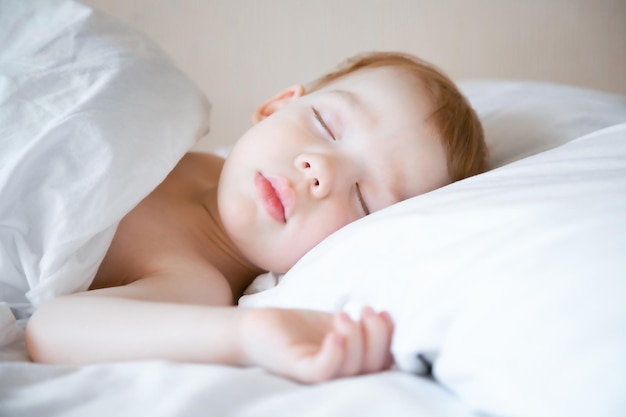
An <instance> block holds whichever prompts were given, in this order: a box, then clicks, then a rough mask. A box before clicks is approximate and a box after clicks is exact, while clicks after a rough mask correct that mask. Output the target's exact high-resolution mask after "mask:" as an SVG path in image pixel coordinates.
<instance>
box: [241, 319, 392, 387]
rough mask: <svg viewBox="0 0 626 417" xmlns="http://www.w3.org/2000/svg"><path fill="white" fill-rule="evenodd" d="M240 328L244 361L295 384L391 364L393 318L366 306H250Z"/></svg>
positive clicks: (322, 379) (367, 371) (376, 368)
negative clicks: (357, 313) (353, 315)
mask: <svg viewBox="0 0 626 417" xmlns="http://www.w3.org/2000/svg"><path fill="white" fill-rule="evenodd" d="M248 313H249V314H248V315H247V318H246V320H245V321H244V325H243V326H242V332H243V333H242V335H241V337H242V339H241V340H242V350H243V354H244V356H245V358H244V362H245V363H247V364H250V365H260V366H262V367H264V368H266V369H267V370H269V371H270V372H273V373H276V374H279V375H283V376H286V377H289V378H291V379H294V380H296V381H299V382H304V383H313V382H321V381H325V380H329V379H332V378H339V377H346V376H353V375H359V374H365V373H371V372H377V371H382V370H384V369H387V368H389V367H390V366H391V364H392V359H391V353H390V345H391V338H392V334H393V322H392V320H391V317H390V316H389V314H388V313H386V312H383V313H376V312H374V310H372V309H371V308H369V307H366V308H364V309H363V311H362V315H361V318H360V320H358V321H353V320H352V319H350V317H348V315H347V314H346V313H343V312H341V313H337V314H330V313H325V312H320V311H313V310H287V309H265V308H264V309H250V310H249V311H248Z"/></svg>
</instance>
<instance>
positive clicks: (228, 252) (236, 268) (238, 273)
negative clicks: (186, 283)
mask: <svg viewBox="0 0 626 417" xmlns="http://www.w3.org/2000/svg"><path fill="white" fill-rule="evenodd" d="M201 205H202V208H203V209H204V210H205V211H206V213H207V215H206V216H203V217H204V218H205V219H206V220H205V221H204V224H202V227H201V233H202V235H201V241H202V245H203V252H204V253H205V257H206V258H207V259H208V260H209V261H210V262H211V264H212V265H213V266H215V267H216V268H217V269H218V270H219V271H220V272H221V273H222V275H224V277H225V278H226V280H227V281H228V283H229V284H230V287H231V289H232V292H233V298H234V300H235V301H236V300H237V299H238V298H239V297H240V296H241V294H242V293H243V291H244V290H245V289H246V287H247V286H248V285H250V283H251V282H252V280H254V278H255V277H256V276H257V275H259V274H261V273H263V272H265V271H263V270H262V269H260V268H258V267H257V266H256V265H254V264H252V263H251V262H250V261H248V260H247V259H246V258H245V257H244V256H243V255H242V254H241V252H240V251H239V250H238V249H237V247H236V246H235V244H234V243H233V242H232V240H231V239H230V238H229V236H228V234H227V233H226V231H225V230H224V226H223V224H222V221H221V219H220V215H219V211H218V206H217V187H212V188H210V189H209V190H207V191H206V192H205V193H204V194H203V195H202V196H201Z"/></svg>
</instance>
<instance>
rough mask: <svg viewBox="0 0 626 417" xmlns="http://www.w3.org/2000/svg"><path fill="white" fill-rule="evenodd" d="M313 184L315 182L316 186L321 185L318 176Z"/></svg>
mask: <svg viewBox="0 0 626 417" xmlns="http://www.w3.org/2000/svg"><path fill="white" fill-rule="evenodd" d="M313 184H315V186H316V187H317V186H318V185H320V182H319V181H318V180H317V178H315V182H314V183H313Z"/></svg>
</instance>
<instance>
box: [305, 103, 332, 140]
mask: <svg viewBox="0 0 626 417" xmlns="http://www.w3.org/2000/svg"><path fill="white" fill-rule="evenodd" d="M311 109H312V110H313V115H314V116H315V120H317V121H318V123H319V124H320V125H321V126H322V128H323V129H324V130H325V131H326V133H328V135H329V136H330V138H331V139H332V140H337V139H336V138H335V134H334V133H333V131H332V130H330V128H329V127H328V125H327V124H326V122H325V121H324V118H323V117H322V115H321V114H320V112H318V111H317V109H316V108H315V107H311Z"/></svg>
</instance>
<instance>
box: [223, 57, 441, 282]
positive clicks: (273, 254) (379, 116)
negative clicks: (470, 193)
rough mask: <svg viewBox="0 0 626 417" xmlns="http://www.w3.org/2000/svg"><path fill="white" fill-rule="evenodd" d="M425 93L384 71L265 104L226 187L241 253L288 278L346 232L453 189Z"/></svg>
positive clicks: (226, 212)
mask: <svg viewBox="0 0 626 417" xmlns="http://www.w3.org/2000/svg"><path fill="white" fill-rule="evenodd" d="M422 88H423V87H422V86H421V85H420V84H419V83H418V82H417V81H415V80H414V79H413V78H412V77H410V76H409V75H407V74H405V73H403V72H400V71H398V70H396V69H393V68H389V67H382V68H375V69H366V70H361V71H357V72H355V73H352V74H349V75H347V76H345V77H343V78H340V79H338V80H336V81H334V82H332V83H331V84H329V85H326V86H325V87H323V88H322V89H320V90H317V91H315V92H313V93H311V94H307V95H302V93H303V89H302V88H301V87H294V88H292V89H289V90H287V91H285V92H284V93H283V94H281V95H279V96H277V97H275V98H273V99H271V100H269V101H268V102H267V103H265V104H264V105H263V106H262V107H261V108H260V109H259V111H258V113H257V119H259V122H258V123H256V124H255V125H254V126H253V127H252V128H251V129H250V130H248V131H247V132H246V133H245V134H244V135H243V136H242V137H241V139H240V140H239V141H238V142H237V143H236V144H235V146H234V147H233V149H232V152H231V154H230V155H229V156H228V158H227V160H226V163H225V165H224V168H223V171H222V174H221V177H220V183H219V192H218V199H219V200H218V203H219V210H220V216H221V219H222V221H223V223H224V226H225V228H226V230H227V232H228V234H229V236H230V237H231V238H232V239H233V241H234V242H235V243H236V244H237V245H238V247H239V249H240V250H241V251H242V253H243V254H244V255H245V256H246V257H247V258H248V259H249V260H250V261H252V262H253V263H255V264H256V265H258V266H260V267H261V268H263V269H266V270H270V271H275V272H285V271H287V270H288V269H289V268H291V267H292V266H293V265H294V264H295V263H296V261H297V260H299V259H300V258H301V257H302V256H303V255H304V254H305V253H306V252H307V251H309V250H310V249H312V248H313V247H314V246H315V245H316V244H318V243H319V242H320V241H322V239H324V238H325V237H327V236H328V235H330V234H331V233H333V232H334V231H336V230H338V229H339V228H341V227H343V226H345V225H346V224H348V223H350V222H353V221H355V220H358V219H360V218H362V217H364V216H365V215H366V214H367V213H373V212H375V211H378V210H380V209H383V208H385V207H388V206H390V205H391V204H394V203H396V202H399V201H402V200H405V199H407V198H409V197H413V196H416V195H419V194H422V193H425V192H427V191H431V190H434V189H436V188H439V187H441V186H443V185H446V184H448V183H449V182H450V181H449V178H448V173H447V164H446V156H445V152H444V149H443V146H442V145H441V143H440V141H439V139H438V138H437V137H436V135H435V134H434V133H433V130H432V128H431V126H430V125H429V124H428V123H427V122H426V119H427V117H428V116H429V115H430V114H431V112H432V110H433V109H432V108H431V105H430V103H429V102H428V100H427V98H426V95H425V94H424V93H423V90H422Z"/></svg>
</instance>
